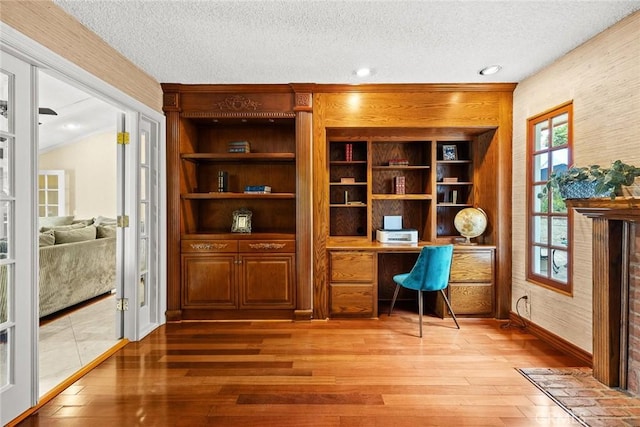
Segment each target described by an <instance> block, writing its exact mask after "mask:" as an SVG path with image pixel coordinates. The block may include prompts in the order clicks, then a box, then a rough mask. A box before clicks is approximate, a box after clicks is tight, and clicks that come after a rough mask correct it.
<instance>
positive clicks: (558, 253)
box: [551, 249, 569, 283]
mask: <svg viewBox="0 0 640 427" xmlns="http://www.w3.org/2000/svg"><path fill="white" fill-rule="evenodd" d="M551 256H552V258H551V264H552V265H551V267H552V269H553V274H552V275H551V277H552V278H553V279H555V280H558V281H560V282H564V283H566V282H567V260H568V259H569V257H568V253H567V251H562V250H560V249H552V250H551Z"/></svg>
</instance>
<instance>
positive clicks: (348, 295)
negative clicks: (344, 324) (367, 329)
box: [329, 283, 377, 317]
mask: <svg viewBox="0 0 640 427" xmlns="http://www.w3.org/2000/svg"><path fill="white" fill-rule="evenodd" d="M329 291H330V292H329V315H330V316H332V317H373V316H375V313H374V309H375V307H376V305H377V304H375V298H376V296H375V295H376V292H375V289H374V285H365V284H348V283H332V284H330V285H329Z"/></svg>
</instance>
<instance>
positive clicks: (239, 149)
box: [227, 141, 251, 153]
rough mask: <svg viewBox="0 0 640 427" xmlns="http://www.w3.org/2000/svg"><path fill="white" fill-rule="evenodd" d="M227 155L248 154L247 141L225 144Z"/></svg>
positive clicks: (249, 149) (249, 147)
mask: <svg viewBox="0 0 640 427" xmlns="http://www.w3.org/2000/svg"><path fill="white" fill-rule="evenodd" d="M227 147H228V151H229V153H250V152H251V144H249V141H231V142H229V143H228V144H227Z"/></svg>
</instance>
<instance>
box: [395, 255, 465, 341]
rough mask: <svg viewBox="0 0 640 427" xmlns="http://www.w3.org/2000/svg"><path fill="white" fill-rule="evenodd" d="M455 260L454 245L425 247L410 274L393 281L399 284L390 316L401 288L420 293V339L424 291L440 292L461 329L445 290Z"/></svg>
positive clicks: (397, 277) (397, 275)
mask: <svg viewBox="0 0 640 427" xmlns="http://www.w3.org/2000/svg"><path fill="white" fill-rule="evenodd" d="M452 258H453V245H443V246H424V247H423V248H422V249H421V250H420V255H418V259H417V260H416V263H415V265H414V266H413V268H412V269H411V271H410V272H408V273H403V274H396V275H395V276H393V281H394V282H396V283H397V285H396V291H395V292H394V293H393V300H392V301H391V307H390V308H389V316H391V311H393V306H394V305H395V303H396V298H397V297H398V291H400V286H402V287H403V288H407V289H413V290H416V291H418V312H419V313H420V338H422V291H440V293H441V294H442V297H443V298H444V302H446V303H447V307H448V308H449V311H450V312H451V316H452V317H453V321H454V322H456V326H457V327H458V329H460V325H459V324H458V319H456V315H455V314H454V312H453V310H452V309H451V304H450V303H449V299H448V298H447V294H446V293H445V292H444V290H445V289H446V288H447V286H448V285H449V274H450V273H451V259H452Z"/></svg>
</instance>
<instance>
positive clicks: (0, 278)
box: [0, 257, 11, 323]
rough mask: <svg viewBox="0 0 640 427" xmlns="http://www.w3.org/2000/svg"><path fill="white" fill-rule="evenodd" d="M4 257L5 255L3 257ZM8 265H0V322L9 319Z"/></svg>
mask: <svg viewBox="0 0 640 427" xmlns="http://www.w3.org/2000/svg"><path fill="white" fill-rule="evenodd" d="M4 258H6V257H4ZM10 268H11V266H10V265H0V323H5V322H6V321H7V320H9V311H8V310H9V304H8V302H9V286H8V284H9V269H10Z"/></svg>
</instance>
